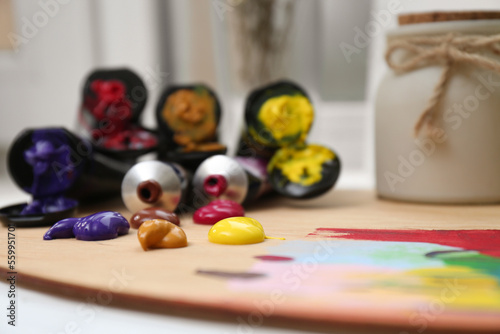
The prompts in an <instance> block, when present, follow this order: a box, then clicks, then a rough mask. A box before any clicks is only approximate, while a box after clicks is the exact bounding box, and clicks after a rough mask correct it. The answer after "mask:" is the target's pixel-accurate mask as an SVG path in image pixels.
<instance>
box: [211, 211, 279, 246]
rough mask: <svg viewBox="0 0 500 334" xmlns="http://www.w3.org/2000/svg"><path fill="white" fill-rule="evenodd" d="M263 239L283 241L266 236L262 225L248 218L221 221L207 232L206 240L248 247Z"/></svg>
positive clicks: (232, 218)
mask: <svg viewBox="0 0 500 334" xmlns="http://www.w3.org/2000/svg"><path fill="white" fill-rule="evenodd" d="M264 239H279V240H285V238H273V237H268V236H266V235H265V233H264V228H263V227H262V225H261V224H260V223H259V222H258V221H256V220H255V219H253V218H249V217H231V218H226V219H223V220H221V221H219V222H217V223H216V224H214V226H212V228H211V229H210V231H208V240H209V241H210V242H213V243H216V244H224V245H248V244H256V243H259V242H262V241H264Z"/></svg>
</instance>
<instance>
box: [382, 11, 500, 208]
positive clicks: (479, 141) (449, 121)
mask: <svg viewBox="0 0 500 334" xmlns="http://www.w3.org/2000/svg"><path fill="white" fill-rule="evenodd" d="M449 33H456V34H464V35H486V36H493V35H496V34H500V20H477V21H449V22H434V23H420V24H412V25H405V26H401V27H399V28H398V29H396V30H393V31H390V32H389V33H388V34H387V42H388V44H389V43H390V42H391V41H394V40H395V39H398V38H406V37H411V36H439V35H446V34H449ZM469 51H470V52H472V53H476V54H479V55H482V56H484V57H487V58H488V59H491V60H494V61H498V62H499V64H500V56H499V55H498V54H494V53H493V52H489V51H487V50H486V51H485V50H483V49H481V50H468V52H469ZM412 56H414V55H413V54H410V52H408V51H404V50H399V51H398V52H396V53H395V54H393V57H395V58H394V60H395V61H404V60H407V59H409V57H412ZM443 66H444V65H443V64H442V63H434V64H433V65H430V66H424V67H420V68H417V69H415V70H412V71H408V72H404V73H397V72H396V71H394V70H392V69H389V70H388V72H387V74H386V75H385V77H384V78H383V80H382V81H381V83H380V86H379V89H378V95H377V99H376V106H375V108H376V117H375V126H376V130H375V135H376V140H375V145H376V180H377V192H378V195H379V196H381V197H383V198H388V199H395V200H404V201H415V202H433V203H492V202H500V73H496V72H494V71H491V70H486V69H484V68H482V67H481V66H476V65H473V64H466V63H464V62H455V63H454V64H453V65H452V67H451V72H450V78H449V81H448V84H447V86H446V87H445V90H444V94H443V96H442V98H441V99H440V103H439V104H438V106H437V108H436V113H435V115H436V121H435V122H434V124H435V126H436V127H437V128H438V129H441V130H438V131H437V132H436V133H435V134H436V136H435V137H432V138H430V137H426V136H425V135H423V136H422V134H425V129H424V131H422V132H421V136H420V137H418V139H416V138H415V137H414V136H413V134H414V126H415V123H416V122H417V120H418V119H419V117H420V115H421V113H422V111H423V110H424V109H425V107H426V105H427V103H428V101H429V99H430V98H431V96H432V94H433V91H434V89H435V86H436V84H437V83H438V81H439V78H440V76H441V74H442V72H443Z"/></svg>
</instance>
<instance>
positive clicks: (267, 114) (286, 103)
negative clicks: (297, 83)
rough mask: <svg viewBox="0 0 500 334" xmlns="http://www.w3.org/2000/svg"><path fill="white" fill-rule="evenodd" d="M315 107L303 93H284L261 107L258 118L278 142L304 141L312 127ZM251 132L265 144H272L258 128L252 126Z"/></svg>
mask: <svg viewBox="0 0 500 334" xmlns="http://www.w3.org/2000/svg"><path fill="white" fill-rule="evenodd" d="M313 118H314V109H313V106H312V105H311V103H310V102H309V99H308V98H307V97H305V96H302V95H295V96H290V95H283V96H278V97H273V98H270V99H268V100H267V101H266V102H265V103H264V104H263V105H262V107H261V108H260V110H259V114H258V119H259V121H260V122H262V124H263V125H264V127H265V128H266V129H268V130H269V131H270V133H271V135H272V137H273V138H274V140H276V141H277V142H281V143H282V144H284V143H293V142H297V141H299V142H303V141H305V139H306V136H307V133H308V132H309V129H310V128H311V124H312V121H313ZM249 130H250V134H251V135H252V137H254V139H255V140H257V141H259V142H262V143H263V144H272V143H270V140H269V139H268V138H266V137H265V136H260V135H259V134H258V133H257V131H256V129H253V128H250V129H249Z"/></svg>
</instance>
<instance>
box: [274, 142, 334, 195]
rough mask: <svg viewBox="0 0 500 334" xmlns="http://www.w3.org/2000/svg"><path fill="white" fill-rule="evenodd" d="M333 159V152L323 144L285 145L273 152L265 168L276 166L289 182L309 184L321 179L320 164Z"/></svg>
mask: <svg viewBox="0 0 500 334" xmlns="http://www.w3.org/2000/svg"><path fill="white" fill-rule="evenodd" d="M333 159H335V153H333V152H332V151H331V150H329V149H328V148H326V147H324V146H320V145H307V146H305V147H303V148H296V147H285V148H282V149H280V150H278V151H277V152H276V153H275V154H274V156H273V158H272V159H271V161H270V162H269V164H268V165H267V170H268V171H269V172H271V171H272V170H273V169H275V168H278V169H280V170H281V173H282V174H283V175H284V176H286V177H287V178H288V180H290V182H293V183H298V184H301V185H303V186H310V185H312V184H315V183H317V182H320V181H321V171H322V169H323V167H322V165H323V164H324V163H325V162H327V161H329V160H333Z"/></svg>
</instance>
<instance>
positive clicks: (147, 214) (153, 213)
mask: <svg viewBox="0 0 500 334" xmlns="http://www.w3.org/2000/svg"><path fill="white" fill-rule="evenodd" d="M153 219H163V220H166V221H169V222H171V223H172V224H175V225H177V226H180V224H181V223H180V221H179V217H178V216H177V215H176V214H175V213H173V212H170V211H168V210H164V209H162V208H158V207H152V208H147V209H142V210H139V211H137V212H136V213H134V215H133V216H132V218H130V226H131V227H132V228H136V229H138V228H139V227H140V226H141V225H142V223H144V222H145V221H148V220H153Z"/></svg>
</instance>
